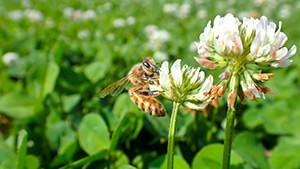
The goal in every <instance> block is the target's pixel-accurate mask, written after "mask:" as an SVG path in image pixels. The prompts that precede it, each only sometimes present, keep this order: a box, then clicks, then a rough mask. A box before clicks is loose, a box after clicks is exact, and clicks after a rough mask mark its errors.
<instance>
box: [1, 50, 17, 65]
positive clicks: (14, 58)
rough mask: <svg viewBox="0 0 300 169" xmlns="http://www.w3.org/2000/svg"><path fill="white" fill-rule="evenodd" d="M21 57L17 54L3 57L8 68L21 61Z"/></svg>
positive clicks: (10, 53)
mask: <svg viewBox="0 0 300 169" xmlns="http://www.w3.org/2000/svg"><path fill="white" fill-rule="evenodd" d="M19 59H20V57H19V55H18V54H17V53H14V52H8V53H5V54H4V55H3V56H2V61H3V63H4V64H5V65H6V66H13V65H15V64H16V63H17V62H18V61H19Z"/></svg>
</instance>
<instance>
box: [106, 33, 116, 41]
mask: <svg viewBox="0 0 300 169" xmlns="http://www.w3.org/2000/svg"><path fill="white" fill-rule="evenodd" d="M106 39H107V40H108V41H114V40H115V39H116V36H115V34H113V33H109V34H107V35H106Z"/></svg>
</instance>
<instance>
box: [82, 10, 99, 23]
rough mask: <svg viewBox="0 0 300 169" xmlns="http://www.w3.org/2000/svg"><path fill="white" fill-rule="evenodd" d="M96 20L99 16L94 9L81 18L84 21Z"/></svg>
mask: <svg viewBox="0 0 300 169" xmlns="http://www.w3.org/2000/svg"><path fill="white" fill-rule="evenodd" d="M96 18H97V14H96V12H95V11H94V10H92V9H89V10H87V11H85V12H84V13H83V14H82V16H81V19H83V20H93V19H96Z"/></svg>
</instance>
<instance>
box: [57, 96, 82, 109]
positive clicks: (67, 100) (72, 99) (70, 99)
mask: <svg viewBox="0 0 300 169" xmlns="http://www.w3.org/2000/svg"><path fill="white" fill-rule="evenodd" d="M80 99H81V96H80V95H79V94H73V95H68V96H67V95H64V96H62V101H63V109H64V111H65V112H69V111H71V110H72V108H74V106H75V105H76V104H77V103H78V102H79V101H80Z"/></svg>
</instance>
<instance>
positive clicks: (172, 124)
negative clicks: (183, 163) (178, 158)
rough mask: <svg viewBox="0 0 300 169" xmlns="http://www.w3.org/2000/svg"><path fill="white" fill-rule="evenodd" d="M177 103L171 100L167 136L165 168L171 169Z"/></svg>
mask: <svg viewBox="0 0 300 169" xmlns="http://www.w3.org/2000/svg"><path fill="white" fill-rule="evenodd" d="M178 108H179V103H177V102H173V110H172V115H171V121H170V127H169V137H168V152H167V169H173V160H174V139H175V131H176V121H177V116H178Z"/></svg>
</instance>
